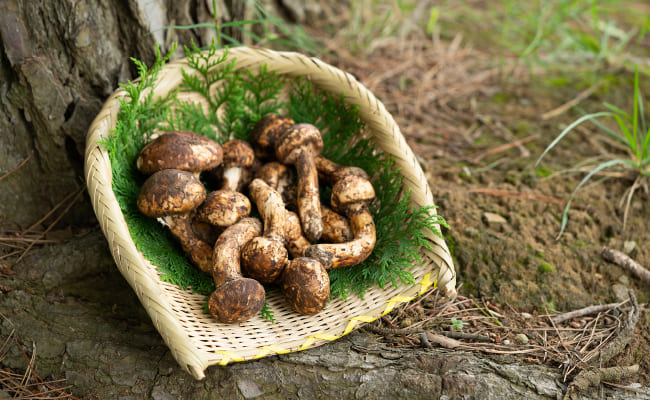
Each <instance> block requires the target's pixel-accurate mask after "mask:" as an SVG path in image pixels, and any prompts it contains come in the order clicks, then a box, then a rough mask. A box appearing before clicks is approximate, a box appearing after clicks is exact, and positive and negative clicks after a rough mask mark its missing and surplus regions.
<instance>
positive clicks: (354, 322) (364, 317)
mask: <svg viewBox="0 0 650 400" xmlns="http://www.w3.org/2000/svg"><path fill="white" fill-rule="evenodd" d="M376 319H377V318H376V317H371V316H367V315H359V316H357V317H354V318H352V319H350V322H348V325H347V326H346V327H345V331H343V335H347V334H348V333H350V332H352V330H353V329H354V327H355V326H357V322H372V321H374V320H376ZM343 335H342V336H343Z"/></svg>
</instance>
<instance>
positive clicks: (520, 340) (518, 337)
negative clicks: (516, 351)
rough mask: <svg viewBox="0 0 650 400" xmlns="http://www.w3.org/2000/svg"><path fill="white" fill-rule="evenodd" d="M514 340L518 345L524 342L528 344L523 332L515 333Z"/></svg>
mask: <svg viewBox="0 0 650 400" xmlns="http://www.w3.org/2000/svg"><path fill="white" fill-rule="evenodd" d="M514 340H515V343H517V344H518V345H522V346H523V345H525V344H528V336H526V335H524V334H523V333H518V334H517V335H515V338H514Z"/></svg>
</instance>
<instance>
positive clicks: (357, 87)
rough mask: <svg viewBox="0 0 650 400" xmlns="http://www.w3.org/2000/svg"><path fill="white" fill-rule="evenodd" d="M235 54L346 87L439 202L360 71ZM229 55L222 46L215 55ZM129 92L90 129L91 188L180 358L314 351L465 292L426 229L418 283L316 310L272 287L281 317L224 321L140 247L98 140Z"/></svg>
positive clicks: (221, 359)
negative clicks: (407, 305)
mask: <svg viewBox="0 0 650 400" xmlns="http://www.w3.org/2000/svg"><path fill="white" fill-rule="evenodd" d="M229 54H230V57H233V58H235V59H236V69H237V70H250V71H258V70H259V68H260V66H263V65H267V66H268V69H269V71H275V72H276V73H277V74H278V75H283V76H285V77H286V78H288V79H292V78H297V77H306V78H309V79H310V80H311V81H312V84H313V87H314V88H315V89H318V90H321V91H324V92H329V93H331V94H332V95H334V96H335V97H338V96H340V95H341V93H343V94H344V98H345V101H346V102H347V103H349V104H355V105H357V106H359V112H360V117H361V120H362V121H363V122H364V123H365V124H366V128H367V131H368V132H369V134H370V135H371V137H372V140H373V143H374V144H375V146H376V150H377V151H380V152H383V153H386V154H390V155H392V156H393V158H394V160H395V168H399V169H400V174H401V175H402V176H403V177H404V185H405V186H406V187H407V188H409V189H410V190H411V201H412V202H413V204H414V205H416V206H421V205H432V204H433V196H432V193H431V190H430V188H429V185H428V183H427V181H426V178H425V176H424V173H423V171H422V169H421V168H420V165H419V164H418V162H417V160H416V158H415V156H414V154H413V152H412V151H411V149H410V148H409V147H408V145H407V144H406V141H405V140H404V137H403V136H402V134H401V133H400V131H399V128H398V127H397V125H396V123H395V121H394V120H393V118H392V116H391V115H390V114H389V113H388V112H387V111H386V109H385V107H384V105H383V104H382V103H381V102H380V101H379V100H377V98H375V96H374V95H373V94H372V93H370V92H369V91H368V90H367V89H366V88H365V87H363V86H362V85H361V84H360V83H359V82H357V81H356V79H355V78H354V77H352V76H351V75H349V74H347V73H345V72H343V71H341V70H339V69H337V68H335V67H332V66H330V65H328V64H326V63H324V62H322V61H320V60H318V59H316V58H309V57H306V56H303V55H301V54H297V53H288V52H275V51H271V50H266V49H258V48H249V47H238V48H233V49H230V50H229ZM220 55H221V54H219V53H217V54H216V55H215V57H218V56H220ZM186 67H187V64H186V60H185V59H183V60H179V61H175V62H172V63H169V64H167V65H166V66H165V67H163V69H162V71H161V72H160V74H159V77H158V81H157V83H156V85H155V87H154V95H155V96H165V95H166V94H167V93H169V91H171V90H174V89H175V88H177V87H178V86H179V85H180V84H181V82H182V74H181V70H183V69H186V71H188V70H189V69H188V68H186ZM125 95H126V93H125V92H124V91H123V90H122V89H119V90H117V91H116V92H115V93H114V94H113V95H112V96H111V97H110V98H109V99H108V100H107V102H106V103H105V105H104V107H103V108H102V110H101V111H100V113H99V114H98V115H97V117H96V119H95V120H94V122H93V123H92V125H91V127H90V129H89V132H88V136H87V140H86V154H85V177H86V182H87V186H88V192H89V194H90V198H91V201H92V204H93V207H94V210H95V213H96V215H97V219H98V220H99V223H100V226H101V228H102V230H103V232H104V235H105V237H106V240H107V242H108V244H109V247H110V250H111V252H112V254H113V257H114V259H115V262H116V264H117V266H118V268H119V270H120V272H121V273H122V275H123V276H124V277H125V278H126V280H127V281H128V283H129V285H130V286H131V287H132V288H133V290H134V291H135V293H136V294H137V296H138V298H139V299H140V302H141V303H142V305H143V306H144V307H145V309H146V310H147V312H148V314H149V315H150V317H151V319H152V321H153V323H154V325H155V327H156V329H157V330H158V332H159V333H160V335H161V336H162V338H163V340H164V341H165V343H166V344H167V346H168V347H169V348H170V350H171V352H172V354H173V356H174V358H175V359H176V360H177V361H178V363H179V364H180V365H181V366H182V367H183V368H184V369H185V370H187V371H188V372H189V373H191V374H192V375H193V376H194V377H195V378H197V379H202V378H203V377H204V376H205V375H204V370H205V369H206V368H207V367H208V366H210V365H215V364H220V365H226V364H228V363H230V362H233V361H243V360H251V359H257V358H261V357H265V356H268V355H272V354H282V353H288V352H292V351H298V350H304V349H307V348H310V347H314V346H318V345H321V344H323V343H326V342H328V341H332V340H335V339H337V338H339V337H341V336H343V335H346V334H347V333H349V332H351V331H352V330H353V329H355V328H357V327H358V326H360V324H363V323H367V322H371V321H373V320H375V319H376V318H378V317H380V316H382V315H384V314H386V313H388V312H390V311H391V310H392V309H393V308H394V307H395V306H396V305H398V304H400V303H404V302H408V301H410V300H412V299H413V298H415V297H417V296H419V295H421V294H423V293H424V292H426V291H427V290H428V289H429V288H430V287H431V286H432V285H436V286H437V287H439V288H440V289H441V290H442V292H443V293H444V294H446V295H447V296H453V295H454V294H455V288H454V285H455V272H454V266H453V262H452V260H451V256H450V254H449V250H448V248H447V246H446V244H445V242H444V240H442V239H441V238H440V237H438V236H436V235H435V234H433V233H432V232H426V233H427V239H428V240H429V241H430V244H431V246H432V250H427V249H422V251H421V253H420V257H421V259H422V264H421V265H416V266H414V268H413V269H412V270H411V272H412V273H413V276H414V279H415V282H416V284H415V285H412V286H400V287H397V288H395V287H393V286H387V287H386V289H385V290H382V289H380V288H372V289H370V290H369V291H368V292H367V293H366V294H365V296H364V298H363V299H360V298H358V297H356V296H351V297H350V298H348V299H347V300H346V301H343V300H342V299H335V300H332V301H331V302H330V304H329V305H328V306H327V308H326V309H325V310H323V311H321V312H320V313H319V314H317V315H314V316H304V315H300V314H297V313H295V312H294V311H292V310H290V309H289V308H288V306H287V305H286V303H285V301H284V299H283V297H282V294H281V293H280V292H279V290H277V289H272V290H270V291H268V292H267V302H268V304H269V306H270V308H271V309H272V310H273V311H274V317H275V323H269V322H267V321H265V320H263V319H262V317H261V316H256V317H254V318H252V319H250V320H248V321H246V322H245V323H241V324H239V325H227V324H221V323H218V322H216V320H214V319H213V318H212V317H211V316H210V315H208V314H204V313H203V312H202V305H203V303H204V301H205V299H204V296H203V295H200V294H195V293H192V292H190V291H187V290H181V289H180V288H179V287H177V286H175V285H172V284H169V283H165V282H162V281H161V280H160V278H159V274H158V271H157V268H156V266H154V265H152V264H151V263H150V262H149V261H148V260H146V259H145V258H144V257H143V256H142V254H141V253H139V252H138V250H137V248H136V247H135V244H134V243H133V241H132V240H131V237H130V235H129V231H128V227H127V225H126V222H125V220H124V216H123V215H122V212H121V210H120V208H119V206H118V203H117V201H116V199H115V195H114V194H113V190H112V185H111V179H112V178H111V165H110V161H109V157H108V154H107V152H106V151H105V150H104V149H103V148H101V146H100V145H98V144H97V142H98V141H99V140H101V139H102V138H104V137H106V136H108V135H110V134H111V131H112V130H113V129H114V128H115V126H116V119H117V113H118V111H119V106H120V104H119V99H120V98H121V97H123V96H125Z"/></svg>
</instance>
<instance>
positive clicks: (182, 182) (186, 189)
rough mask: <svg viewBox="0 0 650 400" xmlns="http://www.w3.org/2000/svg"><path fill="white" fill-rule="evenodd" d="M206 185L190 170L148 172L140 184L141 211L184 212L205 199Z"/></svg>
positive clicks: (160, 214) (156, 214) (158, 214)
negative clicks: (148, 174)
mask: <svg viewBox="0 0 650 400" xmlns="http://www.w3.org/2000/svg"><path fill="white" fill-rule="evenodd" d="M205 197H206V194H205V188H204V187H203V184H201V181H199V180H198V179H197V178H196V177H195V176H194V175H192V173H190V172H187V171H181V170H179V169H164V170H162V171H158V172H156V173H154V174H153V175H151V176H150V177H149V178H147V180H146V181H145V182H144V184H143V185H142V187H141V188H140V193H139V194H138V198H137V205H138V209H139V210H140V212H142V213H143V214H144V215H146V216H149V217H154V218H159V217H164V216H167V215H174V214H180V213H186V212H189V211H191V210H194V209H195V208H197V207H198V206H199V205H200V204H201V203H203V201H204V200H205Z"/></svg>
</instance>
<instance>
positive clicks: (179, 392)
mask: <svg viewBox="0 0 650 400" xmlns="http://www.w3.org/2000/svg"><path fill="white" fill-rule="evenodd" d="M298 3H299V2H294V1H287V0H285V1H281V0H277V1H274V2H271V1H268V2H267V5H268V6H269V7H272V8H273V9H274V10H275V11H276V12H278V13H281V14H282V15H283V16H284V17H285V18H287V19H290V20H295V21H302V20H304V19H305V18H309V17H310V16H313V14H310V13H313V10H315V9H317V7H316V6H317V4H318V2H317V1H313V2H309V3H307V4H298ZM242 4H243V3H242V2H241V1H229V0H225V1H219V2H218V4H217V8H218V14H219V15H220V16H221V17H223V18H224V19H243V18H247V17H249V16H250V15H249V14H247V13H250V12H251V11H250V8H246V7H242ZM296 4H297V5H296ZM212 20H213V5H212V1H210V0H207V1H201V0H191V1H188V2H178V1H173V0H138V1H136V0H104V1H99V0H50V1H43V2H41V1H28V0H0V36H1V40H2V48H1V49H0V50H1V54H0V131H1V132H2V135H0V176H2V179H1V180H0V188H1V190H0V204H1V206H0V209H1V210H2V212H1V215H0V232H3V233H6V232H10V231H22V230H24V229H26V228H27V227H29V226H31V225H32V224H34V223H35V222H38V221H39V220H41V217H44V216H45V217H46V218H44V219H43V221H42V222H40V224H38V226H36V227H35V228H34V229H35V230H36V231H42V230H43V229H44V228H45V227H50V226H51V225H52V223H53V222H55V217H56V215H57V213H53V214H52V215H51V216H47V214H48V211H50V210H52V209H53V208H54V207H55V206H56V205H57V204H59V203H60V202H62V201H64V200H66V199H69V197H68V195H69V194H71V193H75V192H76V191H77V190H78V189H79V188H80V187H82V186H83V184H84V182H83V180H82V176H83V159H84V156H83V154H84V146H85V144H84V142H85V135H86V132H87V129H88V127H89V125H90V123H91V121H92V120H93V118H94V117H95V115H96V114H97V113H98V111H99V110H100V108H101V106H102V104H103V102H104V100H105V99H106V98H107V97H108V96H109V95H110V94H111V93H112V92H113V91H114V90H115V89H116V88H117V87H118V84H119V83H121V82H126V81H127V80H129V79H132V78H133V77H134V76H136V71H135V68H134V65H133V63H132V62H130V60H129V57H137V58H138V59H141V60H143V61H144V62H146V63H147V64H151V62H152V60H153V58H154V48H155V43H156V42H158V43H159V44H160V46H161V47H162V51H163V52H165V51H166V50H167V49H168V48H169V46H170V44H171V43H172V42H175V41H176V42H179V44H181V45H183V44H188V43H189V42H190V40H194V41H195V42H197V43H198V44H199V45H204V44H206V43H208V42H209V41H210V40H212V37H213V35H214V33H213V32H211V31H210V30H206V29H202V30H198V29H192V30H173V31H170V30H161V28H162V27H164V26H167V25H190V24H195V23H197V22H210V21H212ZM150 31H153V34H149V32H150ZM231 33H232V32H231ZM180 55H182V53H179V54H178V55H177V56H180ZM66 201H67V202H69V200H66ZM59 210H60V209H59ZM62 215H63V219H62V220H61V221H58V222H57V225H56V227H55V228H54V230H63V229H67V230H69V231H70V232H71V234H69V237H68V239H67V240H66V241H63V242H59V243H58V244H52V245H47V246H45V247H41V248H36V249H32V250H31V251H30V252H28V253H27V255H26V257H24V258H22V259H21V260H20V261H17V257H16V256H14V257H13V259H12V258H9V259H7V258H3V259H2V263H3V265H2V266H3V267H4V272H2V273H0V313H1V314H2V315H1V316H0V335H1V336H2V337H1V338H0V343H3V347H2V348H1V349H0V365H1V366H2V367H6V368H12V369H14V370H16V371H23V370H25V369H27V365H28V364H27V359H26V358H25V355H28V356H34V357H35V358H34V364H33V365H32V367H35V368H36V372H37V373H38V374H39V375H40V376H42V377H52V378H64V379H66V380H67V384H70V385H72V388H71V391H72V392H73V393H74V394H75V395H77V396H81V397H84V398H153V399H171V398H194V399H198V398H254V397H262V396H263V397H264V398H268V399H272V398H282V399H285V398H306V399H311V398H323V397H326V398H370V399H372V398H411V399H415V398H423V399H425V398H426V399H430V398H439V397H440V396H443V395H444V396H446V398H463V397H464V396H470V397H474V398H502V399H508V398H512V399H515V398H517V399H518V398H531V399H536V398H555V397H556V396H557V395H558V393H560V390H561V388H560V385H559V383H558V381H559V373H558V371H556V370H551V369H549V368H547V367H543V366H532V365H523V364H518V363H516V362H514V361H513V360H509V359H496V358H487V357H483V356H481V355H479V354H469V353H458V352H446V351H441V350H404V351H402V350H398V349H394V348H389V347H386V346H384V345H382V344H381V343H380V342H379V341H378V340H377V338H376V337H375V336H373V335H372V334H369V333H365V332H355V333H353V334H350V335H349V336H347V337H345V338H343V339H340V340H338V341H336V342H334V343H331V344H327V345H323V346H321V347H318V348H315V349H311V350H308V351H304V352H299V353H294V354H288V355H283V356H273V357H267V358H265V359H262V360H259V361H253V362H246V363H239V364H234V365H231V366H226V367H212V368H209V369H208V371H207V375H208V376H207V378H206V379H205V380H204V381H201V382H197V381H195V380H193V379H192V378H191V377H190V376H189V375H187V374H186V373H185V372H183V371H182V370H181V369H180V368H179V367H178V365H177V364H176V363H175V361H174V360H173V358H172V357H171V355H170V353H169V351H168V350H167V348H166V347H165V345H164V343H163V341H162V340H161V338H160V336H159V335H158V333H157V332H156V331H155V329H154V328H153V325H152V324H151V321H150V320H149V318H148V316H147V314H146V313H145V312H144V310H143V308H142V307H141V306H140V305H139V303H138V301H137V298H136V296H135V295H134V294H133V293H132V292H131V289H130V287H129V286H128V285H127V284H126V282H125V281H124V279H123V278H122V277H121V276H120V275H119V273H118V271H117V269H116V268H115V266H114V263H113V259H112V257H111V255H110V252H109V251H108V248H107V246H106V241H105V240H104V238H103V236H102V234H101V231H100V230H99V228H98V226H97V222H96V219H95V216H94V213H93V211H92V208H91V206H90V204H89V202H88V200H87V197H84V198H83V199H81V200H79V201H77V203H76V204H75V206H74V207H72V208H71V209H70V210H69V211H68V212H66V213H63V214H62ZM5 252H7V251H5ZM0 255H2V254H1V253H0ZM7 260H9V263H11V262H12V260H13V262H15V264H14V265H13V266H12V268H9V267H7V266H6V265H5V264H4V263H7ZM11 271H15V273H14V274H9V272H11ZM8 337H9V338H11V339H12V340H11V341H6V340H5V339H6V338H8ZM19 344H20V345H19ZM3 355H4V356H3ZM0 384H1V383H0ZM608 393H609V394H611V393H610V392H608ZM2 394H6V393H2V387H1V386H0V397H4V396H2ZM611 395H612V396H614V397H612V398H623V396H624V395H625V392H614V393H613V394H611Z"/></svg>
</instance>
